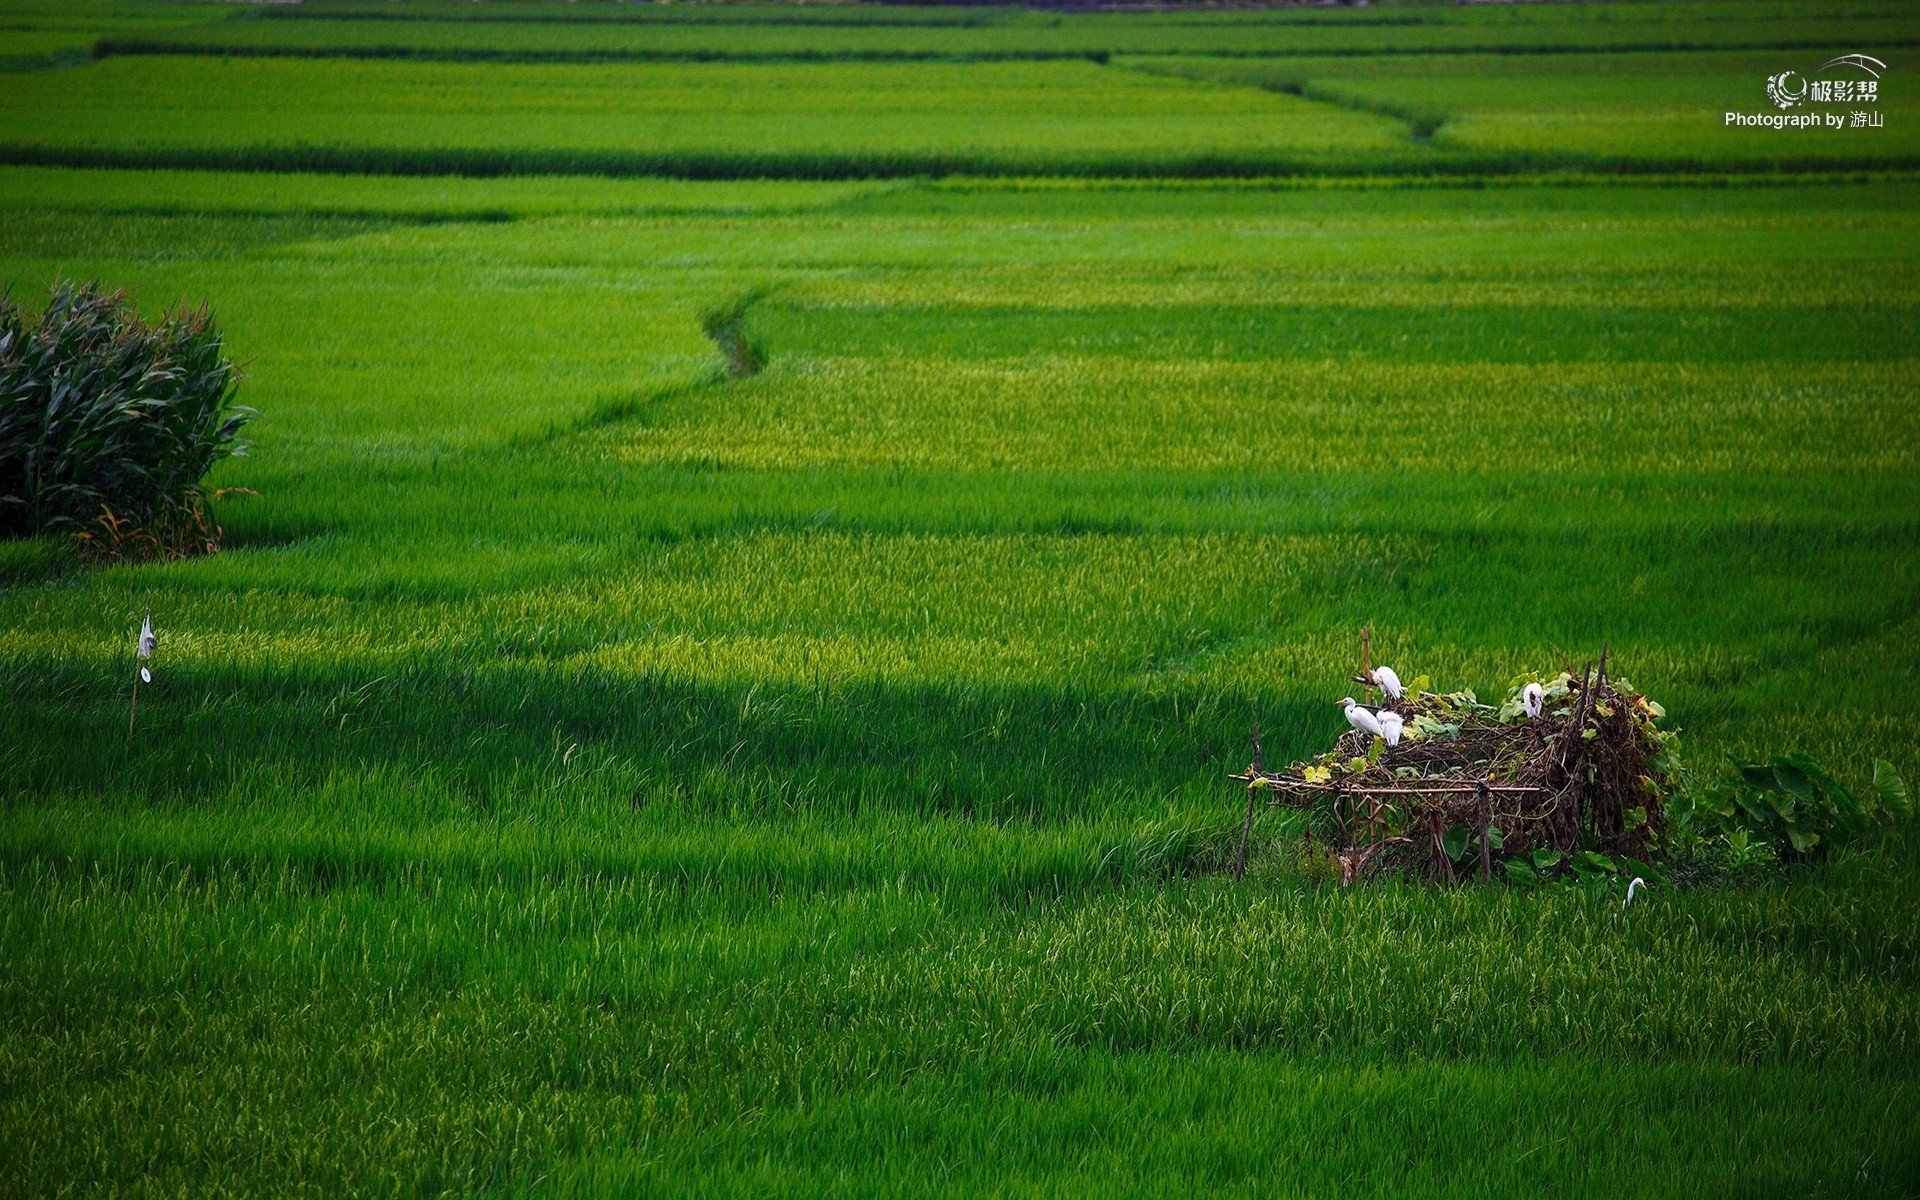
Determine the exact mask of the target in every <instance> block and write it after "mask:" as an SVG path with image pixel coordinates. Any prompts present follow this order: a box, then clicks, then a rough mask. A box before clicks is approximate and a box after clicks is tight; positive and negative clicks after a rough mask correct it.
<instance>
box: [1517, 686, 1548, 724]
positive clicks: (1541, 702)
mask: <svg viewBox="0 0 1920 1200" xmlns="http://www.w3.org/2000/svg"><path fill="white" fill-rule="evenodd" d="M1520 706H1521V707H1522V708H1524V709H1526V710H1527V719H1528V720H1532V719H1533V718H1535V717H1537V716H1539V715H1540V710H1541V709H1543V708H1545V707H1546V706H1547V692H1546V689H1545V688H1543V687H1541V686H1540V685H1539V684H1537V683H1530V684H1528V685H1527V686H1526V687H1524V688H1521V689H1520Z"/></svg>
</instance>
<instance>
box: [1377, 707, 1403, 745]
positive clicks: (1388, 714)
mask: <svg viewBox="0 0 1920 1200" xmlns="http://www.w3.org/2000/svg"><path fill="white" fill-rule="evenodd" d="M1374 719H1375V720H1377V721H1379V722H1380V736H1381V737H1383V738H1386V739H1387V745H1389V746H1398V745H1399V744H1400V730H1401V728H1402V727H1403V726H1404V725H1405V724H1406V722H1405V721H1403V720H1401V718H1400V714H1399V713H1397V712H1394V711H1393V710H1392V709H1390V708H1383V709H1381V710H1380V711H1379V712H1377V713H1375V714H1374Z"/></svg>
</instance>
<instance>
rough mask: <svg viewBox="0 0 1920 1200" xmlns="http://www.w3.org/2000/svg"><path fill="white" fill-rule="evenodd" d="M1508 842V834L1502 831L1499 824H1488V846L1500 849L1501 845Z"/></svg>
mask: <svg viewBox="0 0 1920 1200" xmlns="http://www.w3.org/2000/svg"><path fill="white" fill-rule="evenodd" d="M1506 844H1507V835H1506V834H1504V833H1501V832H1500V827H1499V826H1498V825H1489V826H1487V846H1488V847H1489V848H1490V849H1494V850H1498V849H1499V848H1500V847H1502V846H1504V845H1506Z"/></svg>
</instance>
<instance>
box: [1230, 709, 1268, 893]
mask: <svg viewBox="0 0 1920 1200" xmlns="http://www.w3.org/2000/svg"><path fill="white" fill-rule="evenodd" d="M1261 767H1262V764H1261V762H1260V724H1259V722H1257V721H1256V722H1254V726H1253V770H1251V771H1249V772H1247V774H1248V775H1249V776H1250V778H1249V779H1248V781H1247V819H1246V821H1245V822H1243V823H1242V824H1241V826H1240V857H1239V860H1238V861H1237V862H1236V863H1235V864H1234V867H1233V877H1234V878H1235V879H1245V878H1246V877H1247V839H1248V838H1250V837H1252V836H1253V804H1254V797H1255V796H1257V795H1258V794H1259V792H1260V782H1259V780H1260V771H1261Z"/></svg>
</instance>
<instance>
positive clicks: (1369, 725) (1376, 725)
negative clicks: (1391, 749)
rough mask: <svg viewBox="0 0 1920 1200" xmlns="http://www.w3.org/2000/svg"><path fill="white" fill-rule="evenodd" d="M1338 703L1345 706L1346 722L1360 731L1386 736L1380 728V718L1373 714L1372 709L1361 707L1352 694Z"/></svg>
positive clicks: (1376, 735) (1375, 735)
mask: <svg viewBox="0 0 1920 1200" xmlns="http://www.w3.org/2000/svg"><path fill="white" fill-rule="evenodd" d="M1340 703H1341V704H1342V705H1344V706H1345V707H1346V710H1347V724H1349V725H1351V726H1353V727H1354V728H1355V729H1356V730H1358V731H1360V732H1361V733H1369V734H1372V735H1373V736H1374V737H1385V736H1386V731H1385V730H1383V729H1381V728H1380V718H1379V717H1376V716H1374V715H1373V712H1372V710H1370V709H1365V708H1361V707H1360V702H1359V701H1358V700H1355V699H1354V698H1353V697H1352V696H1348V697H1346V698H1345V699H1343V700H1341V701H1340Z"/></svg>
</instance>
